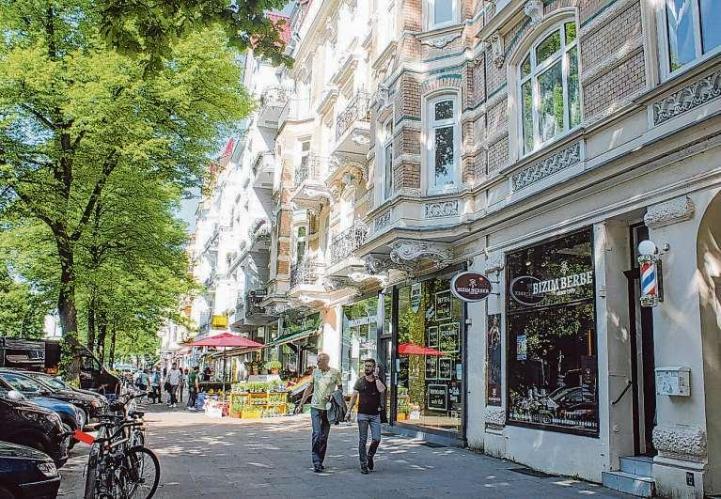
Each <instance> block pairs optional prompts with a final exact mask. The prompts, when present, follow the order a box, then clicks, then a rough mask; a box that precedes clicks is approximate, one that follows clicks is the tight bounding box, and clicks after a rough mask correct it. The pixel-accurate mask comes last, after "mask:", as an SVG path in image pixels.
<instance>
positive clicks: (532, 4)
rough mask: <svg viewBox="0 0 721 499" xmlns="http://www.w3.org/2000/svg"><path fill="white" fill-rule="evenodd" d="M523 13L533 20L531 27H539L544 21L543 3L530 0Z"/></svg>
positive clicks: (538, 0) (539, 0) (537, 0)
mask: <svg viewBox="0 0 721 499" xmlns="http://www.w3.org/2000/svg"><path fill="white" fill-rule="evenodd" d="M523 12H524V13H525V14H526V15H527V16H528V17H529V18H530V19H531V26H538V25H539V24H540V23H541V21H542V20H543V2H542V1H541V0H528V1H527V2H526V4H525V5H524V6H523Z"/></svg>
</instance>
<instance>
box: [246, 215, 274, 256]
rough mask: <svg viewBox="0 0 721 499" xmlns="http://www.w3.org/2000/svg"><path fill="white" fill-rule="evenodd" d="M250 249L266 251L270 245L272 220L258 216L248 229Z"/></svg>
mask: <svg viewBox="0 0 721 499" xmlns="http://www.w3.org/2000/svg"><path fill="white" fill-rule="evenodd" d="M248 240H249V241H250V244H249V246H248V250H249V251H265V250H268V248H269V247H270V221H269V220H268V219H267V218H258V219H256V220H255V222H254V223H253V225H252V226H251V227H250V230H249V231H248Z"/></svg>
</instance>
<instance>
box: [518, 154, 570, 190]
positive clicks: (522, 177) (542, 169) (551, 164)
mask: <svg viewBox="0 0 721 499" xmlns="http://www.w3.org/2000/svg"><path fill="white" fill-rule="evenodd" d="M580 161H581V143H580V142H574V143H573V144H571V145H570V146H568V147H566V148H565V149H562V150H560V151H558V152H557V153H555V154H553V155H551V156H549V157H547V158H544V159H542V160H540V161H537V162H536V163H533V164H532V165H530V166H528V167H526V168H524V169H523V170H521V171H519V172H517V173H514V174H513V176H512V177H511V183H512V185H513V190H514V191H520V190H521V189H525V188H526V187H528V186H530V185H532V184H534V183H536V182H538V181H539V180H542V179H544V178H546V177H549V176H551V175H553V174H554V173H558V172H560V171H561V170H565V169H566V168H569V167H571V166H573V165H575V164H577V163H580Z"/></svg>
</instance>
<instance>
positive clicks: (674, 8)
mask: <svg viewBox="0 0 721 499" xmlns="http://www.w3.org/2000/svg"><path fill="white" fill-rule="evenodd" d="M659 21H660V22H659V28H660V29H659V33H660V36H661V41H660V58H661V69H662V71H663V73H664V74H665V75H667V76H668V75H671V74H673V73H674V72H676V71H677V70H679V69H681V68H683V67H684V66H686V65H687V64H689V63H691V62H693V61H695V60H698V59H701V58H703V57H705V56H706V55H708V54H711V53H716V52H719V51H720V50H721V2H719V1H718V0H664V2H663V6H662V8H661V9H659Z"/></svg>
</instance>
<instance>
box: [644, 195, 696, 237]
mask: <svg viewBox="0 0 721 499" xmlns="http://www.w3.org/2000/svg"><path fill="white" fill-rule="evenodd" d="M694 210H695V206H694V204H693V201H691V200H690V199H689V198H688V197H687V196H681V197H677V198H674V199H671V200H669V201H666V202H665V203H659V204H655V205H652V206H649V207H648V208H646V215H644V217H643V221H644V222H645V223H646V225H647V226H648V227H650V228H651V229H658V228H659V227H665V226H666V225H671V224H675V223H678V222H683V221H686V220H691V218H693V214H694Z"/></svg>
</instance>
